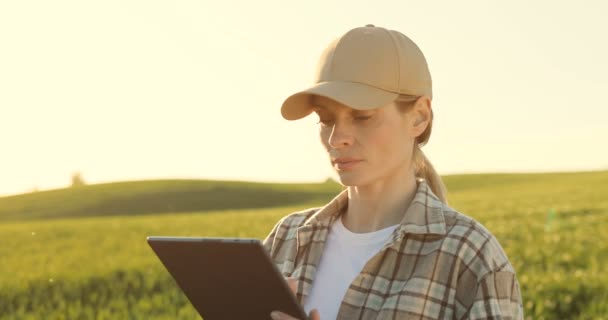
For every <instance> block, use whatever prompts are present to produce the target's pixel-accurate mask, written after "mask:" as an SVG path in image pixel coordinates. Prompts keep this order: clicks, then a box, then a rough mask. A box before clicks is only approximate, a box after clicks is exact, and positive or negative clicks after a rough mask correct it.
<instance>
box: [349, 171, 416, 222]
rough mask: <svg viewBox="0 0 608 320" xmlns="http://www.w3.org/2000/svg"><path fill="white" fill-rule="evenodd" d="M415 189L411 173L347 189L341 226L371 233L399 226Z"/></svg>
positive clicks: (414, 181)
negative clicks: (346, 202)
mask: <svg viewBox="0 0 608 320" xmlns="http://www.w3.org/2000/svg"><path fill="white" fill-rule="evenodd" d="M399 178H401V179H399ZM417 187H418V185H417V182H416V177H415V176H414V174H413V173H412V174H408V175H407V178H404V177H393V179H389V180H386V181H379V182H375V183H373V184H370V185H366V186H350V187H348V207H347V208H346V212H345V213H344V214H343V215H342V216H341V219H342V223H343V224H344V226H345V227H346V228H347V229H348V230H350V231H352V232H356V233H366V232H373V231H377V230H381V229H384V228H387V227H389V226H392V225H395V224H398V223H399V222H400V221H401V219H403V215H404V214H405V211H406V210H407V208H408V207H409V205H410V203H411V201H412V199H413V198H414V195H415V194H416V189H417Z"/></svg>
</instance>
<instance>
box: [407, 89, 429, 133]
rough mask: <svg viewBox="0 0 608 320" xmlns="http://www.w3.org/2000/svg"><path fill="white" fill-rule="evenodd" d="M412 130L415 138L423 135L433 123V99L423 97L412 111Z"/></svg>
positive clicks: (410, 117)
mask: <svg viewBox="0 0 608 320" xmlns="http://www.w3.org/2000/svg"><path fill="white" fill-rule="evenodd" d="M409 119H410V128H411V130H412V132H411V134H412V136H414V137H417V136H419V135H421V134H422V133H423V132H424V130H426V128H427V127H428V125H429V122H430V121H431V98H430V97H429V96H422V97H420V98H418V100H417V101H416V104H415V105H414V106H413V107H412V109H411V110H410V116H409Z"/></svg>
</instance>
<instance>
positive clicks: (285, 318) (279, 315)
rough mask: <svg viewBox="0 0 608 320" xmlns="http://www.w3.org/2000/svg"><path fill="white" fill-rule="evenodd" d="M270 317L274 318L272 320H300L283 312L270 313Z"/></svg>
mask: <svg viewBox="0 0 608 320" xmlns="http://www.w3.org/2000/svg"><path fill="white" fill-rule="evenodd" d="M270 317H271V318H272V320H298V319H296V318H294V317H292V316H290V315H288V314H286V313H283V312H281V311H273V312H271V313H270Z"/></svg>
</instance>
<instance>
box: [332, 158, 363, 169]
mask: <svg viewBox="0 0 608 320" xmlns="http://www.w3.org/2000/svg"><path fill="white" fill-rule="evenodd" d="M360 162H362V160H337V161H334V167H336V168H337V169H338V170H349V169H352V168H354V167H355V166H356V165H358V164H359V163H360Z"/></svg>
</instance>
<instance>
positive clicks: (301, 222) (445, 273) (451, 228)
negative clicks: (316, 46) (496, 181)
mask: <svg viewBox="0 0 608 320" xmlns="http://www.w3.org/2000/svg"><path fill="white" fill-rule="evenodd" d="M431 101H432V89H431V76H430V73H429V70H428V66H427V63H426V59H425V58H424V56H423V54H422V52H421V51H420V49H419V48H418V46H417V45H416V44H415V43H414V42H412V40H410V39H409V38H408V37H406V36H405V35H403V34H401V33H399V32H397V31H393V30H387V29H385V28H381V27H375V26H373V25H367V26H365V27H361V28H355V29H353V30H350V31H349V32H347V33H346V34H345V35H343V36H342V37H341V38H339V39H337V40H336V41H334V42H333V43H331V44H330V45H329V47H328V48H327V49H326V50H325V51H324V53H323V55H322V57H321V59H320V62H319V70H318V73H317V81H316V84H315V85H314V86H312V87H310V88H308V89H306V90H304V91H302V92H298V93H296V94H294V95H292V96H290V97H288V98H287V99H286V100H285V102H284V104H283V106H282V108H281V112H282V115H283V117H284V118H285V119H287V120H296V119H300V118H302V117H305V116H307V115H309V114H311V113H313V112H314V113H316V114H317V115H318V117H319V133H320V138H321V142H322V144H323V146H324V147H325V149H326V150H327V152H328V155H329V159H330V161H331V164H332V166H333V168H334V169H335V170H336V171H337V173H338V175H339V179H340V183H341V184H342V185H344V186H345V187H346V189H345V190H343V191H342V192H341V193H340V194H338V195H337V196H336V197H335V198H334V199H333V200H331V201H330V202H329V203H328V204H326V205H325V206H323V207H320V208H310V209H306V210H302V211H299V212H294V213H292V214H289V215H287V216H285V217H284V218H282V219H281V220H280V221H279V222H278V223H277V224H276V225H275V226H274V228H273V229H272V231H271V232H270V234H269V235H268V236H267V237H266V239H264V246H265V248H266V250H267V251H268V252H269V254H270V256H271V257H272V259H273V260H274V262H275V263H276V265H277V266H278V268H279V270H281V272H282V273H283V275H284V276H286V277H288V282H289V284H290V286H292V290H293V291H294V294H295V295H296V297H297V299H298V301H299V302H300V303H301V304H303V306H304V309H305V310H306V312H309V313H310V317H311V319H323V320H329V319H523V311H522V301H521V295H520V291H519V283H518V281H517V277H516V274H515V270H514V269H513V266H512V265H511V263H510V262H509V260H508V258H507V256H506V254H505V252H504V250H503V249H502V247H501V246H500V244H499V243H498V241H497V240H496V238H495V237H494V236H493V235H492V234H491V233H490V232H489V231H488V230H487V229H485V228H484V227H483V226H482V225H481V224H480V223H478V222H477V221H475V220H474V219H472V218H470V217H468V216H466V215H464V214H462V213H459V212H457V211H456V210H455V209H453V208H451V207H449V206H448V203H447V199H446V191H445V187H444V185H443V183H442V181H441V178H440V177H439V175H438V174H437V173H436V172H435V170H434V169H433V166H432V165H431V163H430V162H429V161H428V159H427V158H426V157H425V156H424V154H423V152H422V150H420V147H421V146H423V145H424V144H426V143H427V141H428V140H429V137H430V134H431V127H432V120H433V111H432V109H431ZM271 317H272V318H273V319H294V318H292V317H290V316H289V315H286V314H284V313H281V312H280V311H279V310H277V311H276V312H273V313H272V314H271Z"/></svg>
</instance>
